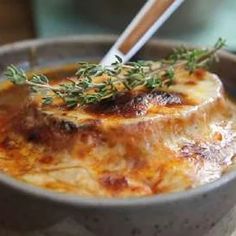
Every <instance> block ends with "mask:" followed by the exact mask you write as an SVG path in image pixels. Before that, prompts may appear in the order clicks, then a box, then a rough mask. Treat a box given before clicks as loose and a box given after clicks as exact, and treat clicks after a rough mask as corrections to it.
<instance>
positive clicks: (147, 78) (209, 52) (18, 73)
mask: <svg viewBox="0 0 236 236" xmlns="http://www.w3.org/2000/svg"><path fill="white" fill-rule="evenodd" d="M224 45H225V40H223V39H221V38H220V39H218V41H217V42H216V43H215V45H214V47H213V48H211V49H186V48H184V47H180V48H177V49H175V50H174V52H173V53H172V54H171V55H170V56H169V57H167V58H166V59H164V60H159V61H155V62H154V61H138V62H129V63H128V64H123V62H122V59H121V58H120V57H118V56H116V61H115V62H114V63H113V64H112V65H111V66H106V67H104V66H102V65H100V64H93V63H88V62H80V63H79V69H78V71H77V72H76V74H75V75H76V80H72V79H68V82H66V83H61V84H58V85H53V86H52V85H50V82H49V81H50V80H49V79H48V78H47V77H46V76H45V75H40V74H39V75H36V74H34V75H33V76H32V78H29V77H28V76H27V74H26V73H25V72H24V71H23V70H22V69H19V68H17V67H16V66H14V65H10V66H8V67H7V69H6V71H5V73H4V74H5V76H6V77H7V79H8V80H10V81H11V82H12V83H13V84H15V85H27V86H29V87H30V88H31V89H32V92H35V93H40V94H43V97H42V103H44V104H47V105H48V104H51V103H53V101H54V99H55V98H56V97H57V98H58V97H59V98H60V99H62V100H63V102H64V103H65V104H66V105H67V106H68V107H70V108H72V107H76V106H78V105H79V106H83V105H88V104H94V103H98V102H100V101H102V100H104V99H112V98H114V97H115V96H116V95H117V94H118V93H122V92H125V91H130V90H134V89H136V88H138V87H143V88H146V89H158V88H163V87H168V86H170V85H172V84H173V81H174V79H175V72H176V69H178V68H179V67H183V68H184V69H186V70H187V71H189V73H193V72H194V71H195V70H196V69H198V68H205V67H206V66H207V65H209V63H211V62H212V61H213V60H214V59H215V57H216V52H217V51H218V50H219V49H221V48H222V47H224ZM101 77H102V79H101ZM99 78H100V80H99Z"/></svg>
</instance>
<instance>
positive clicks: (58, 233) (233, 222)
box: [0, 207, 236, 236]
mask: <svg viewBox="0 0 236 236" xmlns="http://www.w3.org/2000/svg"><path fill="white" fill-rule="evenodd" d="M234 230H235V231H234ZM233 231H234V232H233ZM0 235H1V236H99V235H93V234H91V233H89V232H87V231H86V230H85V229H84V228H82V227H81V226H79V225H78V224H77V223H75V222H74V221H73V220H71V219H66V220H64V221H63V222H60V223H58V224H57V225H54V226H53V227H51V228H49V229H45V230H43V231H34V232H28V233H17V232H13V231H10V230H4V229H0ZM123 236H125V235H123ZM204 236H236V207H235V208H234V209H232V210H231V211H230V212H229V213H228V214H227V215H226V216H225V217H224V218H223V219H222V220H221V221H220V222H219V223H218V224H217V225H215V226H214V228H212V229H211V231H210V232H209V233H207V234H206V235H204Z"/></svg>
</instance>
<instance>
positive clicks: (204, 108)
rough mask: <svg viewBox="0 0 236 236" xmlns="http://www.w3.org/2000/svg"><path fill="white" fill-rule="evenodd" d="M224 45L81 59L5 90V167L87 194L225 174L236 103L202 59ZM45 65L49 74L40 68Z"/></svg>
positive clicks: (121, 193) (140, 192) (234, 141)
mask: <svg viewBox="0 0 236 236" xmlns="http://www.w3.org/2000/svg"><path fill="white" fill-rule="evenodd" d="M222 45H223V42H222V40H219V41H218V42H217V43H216V45H215V47H214V48H212V49H192V50H186V49H184V48H181V49H178V50H176V51H175V52H174V53H173V54H172V55H170V56H169V57H168V58H167V59H165V60H160V61H157V62H152V61H140V62H134V63H128V64H125V65H124V64H123V63H122V61H121V60H120V58H119V57H117V61H116V62H115V63H113V65H112V66H109V67H102V66H100V65H97V64H91V63H84V62H83V63H79V65H78V70H77V72H76V73H74V72H73V70H74V69H75V67H74V68H69V67H61V68H56V69H51V70H45V71H41V73H36V74H34V73H25V72H23V71H22V70H21V69H18V68H16V67H15V66H9V67H8V68H7V70H6V73H5V76H6V77H7V78H8V79H9V80H10V82H11V83H10V82H9V81H7V82H3V83H2V84H1V87H0V88H1V89H0V123H1V126H0V127H1V128H0V132H1V135H0V170H1V171H2V172H4V173H6V174H8V175H10V176H13V177H14V178H17V179H19V180H21V181H24V182H26V183H29V184H32V185H35V186H39V187H42V188H45V189H48V190H53V191H57V192H63V193H73V194H78V195H81V196H90V197H95V196H96V197H132V196H136V197H140V196H148V195H155V194H161V193H168V192H176V191H183V190H186V189H190V188H194V187H196V186H200V185H203V184H206V183H209V182H212V181H215V180H217V179H218V178H220V177H221V176H222V175H223V174H224V172H226V171H227V170H228V169H229V168H230V167H231V166H232V165H233V163H234V157H235V155H236V121H235V115H236V109H235V107H236V106H235V105H234V104H233V102H232V101H230V100H229V99H228V98H227V97H226V95H225V94H224V89H223V85H222V82H221V80H220V79H219V78H218V77H217V75H215V74H213V73H210V72H208V71H207V70H206V69H205V66H206V65H207V64H209V62H210V61H211V60H212V59H213V57H214V56H215V53H216V51H217V50H218V49H220V48H221V47H222ZM42 73H43V74H44V75H42Z"/></svg>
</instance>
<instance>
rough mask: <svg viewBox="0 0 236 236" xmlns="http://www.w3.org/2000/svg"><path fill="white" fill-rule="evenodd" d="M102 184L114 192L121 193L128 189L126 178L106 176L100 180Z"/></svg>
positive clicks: (112, 175)
mask: <svg viewBox="0 0 236 236" xmlns="http://www.w3.org/2000/svg"><path fill="white" fill-rule="evenodd" d="M100 182H101V184H102V185H103V186H104V187H106V188H108V189H110V190H113V191H119V190H122V189H124V188H127V187H128V181H127V179H126V178H125V176H120V175H114V174H106V175H104V176H103V177H102V178H101V179H100Z"/></svg>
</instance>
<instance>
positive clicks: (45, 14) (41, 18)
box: [0, 0, 236, 51]
mask: <svg viewBox="0 0 236 236" xmlns="http://www.w3.org/2000/svg"><path fill="white" fill-rule="evenodd" d="M144 3H145V1H144V0H0V44H6V43H10V42H15V41H19V40H24V39H31V38H45V37H57V36H63V35H74V34H77V35H78V34H103V33H112V34H119V33H121V32H122V30H123V29H124V28H125V26H126V25H127V24H128V23H129V21H130V20H131V19H132V18H133V17H134V15H135V14H136V13H137V11H138V10H139V8H140V7H141V6H142V5H143V4H144ZM235 25H236V0H224V1H222V0H186V1H185V3H184V5H183V6H181V8H180V9H179V10H178V11H177V12H176V13H175V14H174V15H173V16H172V17H171V18H170V19H169V20H168V22H167V23H166V24H165V25H164V27H163V28H162V29H161V30H160V31H159V32H158V34H157V35H156V36H155V37H159V38H169V39H175V40H181V41H186V42H190V43H194V44H206V45H207V44H212V43H213V42H215V41H216V39H217V38H218V37H223V38H226V39H227V44H228V47H229V48H230V49H231V50H235V51H236V26H235Z"/></svg>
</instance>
